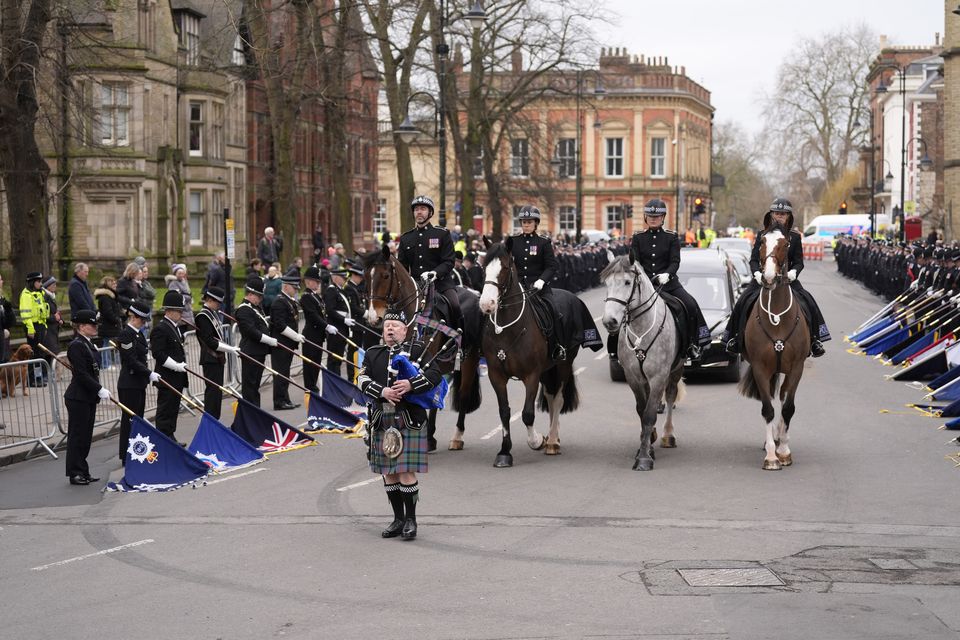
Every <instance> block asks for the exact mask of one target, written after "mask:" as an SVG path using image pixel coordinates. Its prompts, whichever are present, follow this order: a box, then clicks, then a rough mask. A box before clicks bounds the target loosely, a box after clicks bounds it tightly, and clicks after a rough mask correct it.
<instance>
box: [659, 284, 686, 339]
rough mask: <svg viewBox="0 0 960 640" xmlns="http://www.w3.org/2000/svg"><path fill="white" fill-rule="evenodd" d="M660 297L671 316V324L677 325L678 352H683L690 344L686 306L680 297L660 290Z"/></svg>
mask: <svg viewBox="0 0 960 640" xmlns="http://www.w3.org/2000/svg"><path fill="white" fill-rule="evenodd" d="M660 298H661V299H662V300H663V301H664V302H665V303H666V305H667V308H668V309H670V314H671V315H672V316H673V324H674V325H675V326H676V327H677V338H678V340H679V341H680V349H679V351H678V353H681V354H684V353H686V352H687V348H689V346H690V331H689V326H690V322H691V320H690V317H689V316H688V315H687V308H686V307H685V306H683V302H681V301H680V298H677V297H675V296H672V295H670V294H669V293H666V292H665V291H661V292H660Z"/></svg>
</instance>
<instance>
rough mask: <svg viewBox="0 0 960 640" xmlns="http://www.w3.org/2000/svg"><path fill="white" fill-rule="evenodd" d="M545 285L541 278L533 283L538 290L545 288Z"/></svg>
mask: <svg viewBox="0 0 960 640" xmlns="http://www.w3.org/2000/svg"><path fill="white" fill-rule="evenodd" d="M543 285H544V282H543V280H539V279H538V280H537V281H536V282H534V283H533V288H534V289H535V290H536V291H540V290H541V289H543Z"/></svg>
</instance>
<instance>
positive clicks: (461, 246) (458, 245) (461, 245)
mask: <svg viewBox="0 0 960 640" xmlns="http://www.w3.org/2000/svg"><path fill="white" fill-rule="evenodd" d="M453 250H454V252H457V251H459V252H460V253H461V254H463V255H467V241H466V240H464V239H463V238H460V239H459V240H457V241H456V242H454V243H453Z"/></svg>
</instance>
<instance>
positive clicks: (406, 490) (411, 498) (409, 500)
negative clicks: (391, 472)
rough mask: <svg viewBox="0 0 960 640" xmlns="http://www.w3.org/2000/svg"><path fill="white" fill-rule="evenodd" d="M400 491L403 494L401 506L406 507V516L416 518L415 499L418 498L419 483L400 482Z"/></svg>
mask: <svg viewBox="0 0 960 640" xmlns="http://www.w3.org/2000/svg"><path fill="white" fill-rule="evenodd" d="M400 493H402V494H403V507H404V509H406V512H407V517H408V518H412V519H413V520H416V519H417V501H418V500H419V499H420V483H419V482H414V483H413V484H401V485H400Z"/></svg>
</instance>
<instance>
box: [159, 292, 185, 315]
mask: <svg viewBox="0 0 960 640" xmlns="http://www.w3.org/2000/svg"><path fill="white" fill-rule="evenodd" d="M163 308H164V309H171V310H173V311H183V294H182V293H180V292H179V291H174V290H173V289H170V290H169V291H167V292H166V293H165V294H163Z"/></svg>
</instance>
